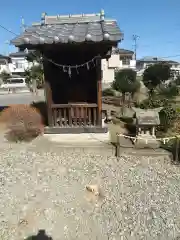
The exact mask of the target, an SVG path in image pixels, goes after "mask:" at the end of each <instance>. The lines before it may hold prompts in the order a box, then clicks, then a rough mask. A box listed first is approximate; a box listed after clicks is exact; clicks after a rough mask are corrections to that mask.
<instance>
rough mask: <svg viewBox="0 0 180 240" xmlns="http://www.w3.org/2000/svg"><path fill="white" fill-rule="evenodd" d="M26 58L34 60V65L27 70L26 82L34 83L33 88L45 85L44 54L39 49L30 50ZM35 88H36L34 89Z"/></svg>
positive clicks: (30, 60)
mask: <svg viewBox="0 0 180 240" xmlns="http://www.w3.org/2000/svg"><path fill="white" fill-rule="evenodd" d="M26 60H27V61H29V62H32V64H33V65H32V67H31V68H29V69H27V70H26V71H25V76H26V83H27V84H29V85H32V86H33V88H36V87H37V88H41V87H42V85H43V66H42V56H41V53H40V52H39V51H37V50H36V51H30V52H29V53H28V54H27V56H26ZM34 90H35V89H34Z"/></svg>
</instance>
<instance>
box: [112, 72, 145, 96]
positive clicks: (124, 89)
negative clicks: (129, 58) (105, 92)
mask: <svg viewBox="0 0 180 240" xmlns="http://www.w3.org/2000/svg"><path fill="white" fill-rule="evenodd" d="M139 87H140V83H139V81H137V80H136V72H135V71H134V70H132V69H123V70H120V71H118V72H116V74H115V80H114V82H113V84H112V88H113V89H115V90H116V91H118V92H121V93H122V94H123V98H124V99H125V93H131V94H132V95H133V94H134V93H135V92H136V91H137V90H138V88H139Z"/></svg>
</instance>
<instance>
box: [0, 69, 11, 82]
mask: <svg viewBox="0 0 180 240" xmlns="http://www.w3.org/2000/svg"><path fill="white" fill-rule="evenodd" d="M10 76H11V75H10V74H9V73H7V72H6V71H2V72H1V74H0V78H1V79H2V82H3V83H7V79H8V78H10Z"/></svg>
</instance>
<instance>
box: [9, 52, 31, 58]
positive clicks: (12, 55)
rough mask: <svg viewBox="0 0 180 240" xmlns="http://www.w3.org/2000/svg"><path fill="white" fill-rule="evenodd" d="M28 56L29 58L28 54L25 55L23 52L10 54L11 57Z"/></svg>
mask: <svg viewBox="0 0 180 240" xmlns="http://www.w3.org/2000/svg"><path fill="white" fill-rule="evenodd" d="M26 56H27V53H25V52H23V51H20V52H15V53H10V54H9V57H26Z"/></svg>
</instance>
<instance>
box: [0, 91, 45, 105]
mask: <svg viewBox="0 0 180 240" xmlns="http://www.w3.org/2000/svg"><path fill="white" fill-rule="evenodd" d="M43 94H44V93H43V91H42V90H41V91H39V92H38V96H34V95H33V94H32V93H15V94H13V93H10V94H3V95H0V106H1V107H2V106H8V105H12V104H30V103H31V102H33V101H42V100H44V95H43Z"/></svg>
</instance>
